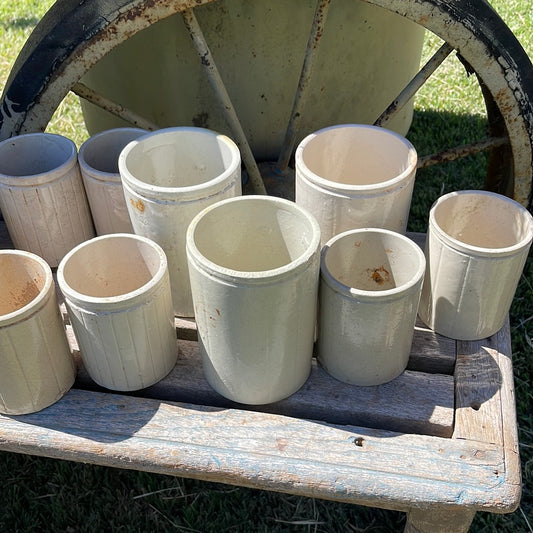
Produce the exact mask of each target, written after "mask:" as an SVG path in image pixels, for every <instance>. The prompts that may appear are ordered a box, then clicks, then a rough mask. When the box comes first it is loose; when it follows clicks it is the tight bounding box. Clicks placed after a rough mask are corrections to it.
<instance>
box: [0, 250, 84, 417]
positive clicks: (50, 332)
mask: <svg viewBox="0 0 533 533" xmlns="http://www.w3.org/2000/svg"><path fill="white" fill-rule="evenodd" d="M0 365H1V368H2V371H1V372H0V412H1V413H4V414H10V415H20V414H27V413H33V412H36V411H40V410H41V409H44V408H45V407H48V406H49V405H52V404H53V403H54V402H56V401H57V400H59V399H60V398H61V397H62V396H63V395H64V394H65V393H66V392H67V391H68V390H69V389H70V387H71V386H72V384H73V383H74V377H75V367H74V361H73V359H72V354H71V352H70V349H69V345H68V342H67V337H66V333H65V329H64V327H63V320H62V318H61V315H60V312H59V307H58V305H57V299H56V291H55V285H54V280H53V277H52V271H51V269H50V267H49V265H48V264H47V263H46V262H45V261H44V260H43V259H42V258H40V257H38V256H36V255H34V254H32V253H30V252H24V251H20V250H0Z"/></svg>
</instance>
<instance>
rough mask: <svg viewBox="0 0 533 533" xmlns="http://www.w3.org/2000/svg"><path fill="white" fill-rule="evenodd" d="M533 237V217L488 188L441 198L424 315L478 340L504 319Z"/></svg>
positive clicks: (448, 332) (445, 329) (431, 235)
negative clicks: (488, 190)
mask: <svg viewBox="0 0 533 533" xmlns="http://www.w3.org/2000/svg"><path fill="white" fill-rule="evenodd" d="M532 239H533V217H532V216H531V214H530V213H529V211H528V210H527V209H526V208H525V207H523V206H521V205H520V204H519V203H517V202H515V201H514V200H511V199H509V198H507V197H505V196H501V195H499V194H496V193H491V192H486V191H459V192H452V193H449V194H446V195H444V196H442V197H441V198H439V199H438V200H437V201H436V202H435V203H434V204H433V207H432V208H431V211H430V214H429V229H428V235H427V241H426V249H425V253H426V259H427V262H428V271H427V276H426V280H425V282H424V287H423V289H422V297H421V300H420V310H419V314H420V318H421V319H422V320H423V321H424V322H425V323H426V324H427V325H428V326H429V327H430V328H432V329H434V330H435V331H436V332H437V333H440V334H442V335H445V336H447V337H452V338H454V339H461V340H479V339H483V338H485V337H488V336H490V335H493V334H494V333H496V332H497V331H498V330H499V329H500V328H501V327H502V326H503V324H504V321H505V318H506V316H507V314H508V312H509V309H510V307H511V303H512V301H513V297H514V294H515V291H516V287H517V285H518V282H519V280H520V275H521V274H522V270H523V268H524V264H525V262H526V259H527V255H528V252H529V248H530V246H531V241H532Z"/></svg>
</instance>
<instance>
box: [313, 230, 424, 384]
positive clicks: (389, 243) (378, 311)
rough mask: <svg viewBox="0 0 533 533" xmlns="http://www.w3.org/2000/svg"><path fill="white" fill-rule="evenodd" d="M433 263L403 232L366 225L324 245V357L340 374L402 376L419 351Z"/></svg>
mask: <svg viewBox="0 0 533 533" xmlns="http://www.w3.org/2000/svg"><path fill="white" fill-rule="evenodd" d="M425 266H426V262H425V259H424V253H423V252H422V250H421V249H420V248H419V247H418V246H417V245H416V244H415V243H414V242H413V241H411V240H410V239H408V238H407V237H405V236H403V235H400V234H398V233H395V232H392V231H389V230H384V229H377V228H364V229H359V230H350V231H347V232H344V233H341V234H339V235H337V236H335V237H334V238H333V239H331V240H330V241H328V243H327V244H326V245H325V246H324V248H323V249H322V254H321V267H320V272H321V274H320V292H319V294H320V296H319V309H320V311H319V320H318V340H317V356H318V360H319V361H320V363H321V364H322V366H323V367H324V369H325V370H326V371H327V372H328V373H329V374H331V375H332V376H333V377H335V378H336V379H338V380H340V381H343V382H346V383H350V384H352V385H363V386H369V385H380V384H382V383H386V382H388V381H390V380H392V379H394V378H396V377H397V376H399V375H400V374H401V373H402V372H403V371H404V370H405V368H406V366H407V363H408V361H409V354H410V351H411V343H412V340H413V333H414V327H415V322H416V313H417V309H418V302H419V300H420V291H421V289H422V281H423V278H424V271H425Z"/></svg>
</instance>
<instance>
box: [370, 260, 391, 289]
mask: <svg viewBox="0 0 533 533" xmlns="http://www.w3.org/2000/svg"><path fill="white" fill-rule="evenodd" d="M369 271H370V277H371V279H372V281H374V282H375V283H377V284H378V285H381V284H382V283H385V282H387V281H389V280H390V272H389V271H388V270H387V269H386V268H385V267H384V266H383V265H382V266H380V267H378V268H374V269H369Z"/></svg>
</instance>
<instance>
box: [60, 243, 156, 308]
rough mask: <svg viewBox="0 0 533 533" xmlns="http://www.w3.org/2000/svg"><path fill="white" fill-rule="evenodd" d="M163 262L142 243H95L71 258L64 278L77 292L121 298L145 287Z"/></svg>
mask: <svg viewBox="0 0 533 533" xmlns="http://www.w3.org/2000/svg"><path fill="white" fill-rule="evenodd" d="M160 261H161V258H160V256H159V254H158V253H157V250H155V249H154V248H152V247H151V246H149V245H148V244H147V243H145V242H143V241H138V240H136V239H132V238H128V237H112V238H107V239H102V240H95V241H92V242H90V243H88V244H87V245H86V246H83V247H81V248H79V249H78V250H77V251H76V252H75V253H74V254H73V255H72V256H70V257H69V258H68V260H67V261H66V263H65V265H64V268H63V277H64V279H65V282H66V283H67V284H68V286H69V287H71V288H72V289H74V290H75V291H76V292H78V293H80V294H83V295H86V296H90V297H95V298H109V297H113V296H121V295H124V294H128V293H130V292H132V291H135V290H137V289H139V288H141V287H142V286H144V285H146V284H147V283H148V282H149V281H150V280H151V279H152V278H153V277H154V276H155V274H156V273H157V272H158V270H159V268H160Z"/></svg>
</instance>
